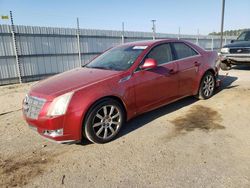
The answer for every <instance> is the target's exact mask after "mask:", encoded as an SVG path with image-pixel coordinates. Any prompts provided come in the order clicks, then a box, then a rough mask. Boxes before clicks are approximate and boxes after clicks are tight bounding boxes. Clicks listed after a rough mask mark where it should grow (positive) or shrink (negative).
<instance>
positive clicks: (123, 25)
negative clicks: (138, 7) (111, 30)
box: [122, 22, 124, 44]
mask: <svg viewBox="0 0 250 188" xmlns="http://www.w3.org/2000/svg"><path fill="white" fill-rule="evenodd" d="M122 44H124V22H122Z"/></svg>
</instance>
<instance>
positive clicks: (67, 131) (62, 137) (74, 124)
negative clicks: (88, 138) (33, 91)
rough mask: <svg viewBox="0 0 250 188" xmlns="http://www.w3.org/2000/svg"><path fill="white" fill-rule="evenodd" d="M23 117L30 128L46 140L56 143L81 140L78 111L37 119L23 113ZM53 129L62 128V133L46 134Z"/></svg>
mask: <svg viewBox="0 0 250 188" xmlns="http://www.w3.org/2000/svg"><path fill="white" fill-rule="evenodd" d="M24 119H25V120H26V122H27V123H28V125H29V127H30V128H31V129H32V130H34V131H35V132H37V133H39V134H40V135H41V136H43V137H44V138H46V139H48V140H51V141H55V142H57V143H77V142H80V140H81V116H80V114H78V113H70V114H65V115H62V116H57V117H46V116H39V118H38V119H30V118H28V117H27V116H25V114H24ZM55 130H62V134H59V135H55V134H54V135H48V134H46V133H48V131H50V132H51V131H55Z"/></svg>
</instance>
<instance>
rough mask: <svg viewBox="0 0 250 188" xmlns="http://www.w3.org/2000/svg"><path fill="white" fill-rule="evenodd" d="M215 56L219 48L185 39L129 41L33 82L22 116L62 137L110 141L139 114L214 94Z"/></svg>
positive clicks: (64, 139) (45, 131) (50, 134)
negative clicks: (86, 61)
mask: <svg viewBox="0 0 250 188" xmlns="http://www.w3.org/2000/svg"><path fill="white" fill-rule="evenodd" d="M216 61H217V53H216V52H211V51H205V50H204V49H202V48H200V47H198V46H196V45H194V44H192V43H190V42H187V41H182V40H175V39H169V40H155V41H142V42H133V43H127V44H124V45H121V46H118V47H114V48H112V49H110V50H108V51H106V52H104V53H103V54H101V55H100V56H98V57H97V58H95V59H94V60H92V61H91V62H90V63H88V64H87V65H85V66H84V67H82V68H77V69H73V70H71V71H67V72H64V73H62V74H58V75H56V76H53V77H51V78H48V79H46V80H43V81H41V82H39V83H37V84H36V85H34V86H33V87H32V88H31V90H30V92H29V93H28V94H27V96H26V98H25V99H24V101H23V113H24V117H25V119H26V121H27V123H28V124H29V126H30V127H31V128H32V129H34V130H35V131H37V132H38V133H39V134H41V135H42V136H44V137H47V138H49V139H52V140H55V141H58V142H73V141H80V140H81V139H82V138H84V137H86V138H87V139H89V140H90V141H92V142H94V143H106V142H109V141H110V140H112V139H113V138H114V137H115V136H116V135H117V134H118V132H119V130H120V129H121V127H122V126H123V125H124V123H125V122H126V121H128V120H130V119H131V118H133V117H135V116H137V115H139V114H142V113H144V112H147V111H150V110H153V109H155V108H158V107H160V106H163V105H166V104H168V103H171V102H173V101H176V100H178V99H181V98H183V97H186V96H190V95H194V96H197V97H198V98H200V99H208V98H210V97H211V96H212V95H213V92H214V89H215V87H216V86H217V85H218V83H219V82H218V79H217V76H218V70H219V69H218V66H217V64H216Z"/></svg>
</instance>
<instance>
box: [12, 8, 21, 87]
mask: <svg viewBox="0 0 250 188" xmlns="http://www.w3.org/2000/svg"><path fill="white" fill-rule="evenodd" d="M10 21H11V34H12V40H13V48H14V52H15V57H16V68H17V76H18V79H19V83H20V84H21V83H22V77H21V71H20V69H21V67H20V62H19V57H18V51H17V45H16V31H15V26H14V21H13V16H12V11H10Z"/></svg>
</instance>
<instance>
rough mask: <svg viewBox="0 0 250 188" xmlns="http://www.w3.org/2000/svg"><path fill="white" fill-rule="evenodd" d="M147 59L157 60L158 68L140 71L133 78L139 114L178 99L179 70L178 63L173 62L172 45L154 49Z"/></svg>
mask: <svg viewBox="0 0 250 188" xmlns="http://www.w3.org/2000/svg"><path fill="white" fill-rule="evenodd" d="M146 58H153V59H155V60H156V61H157V63H158V67H157V68H155V69H150V70H140V69H138V70H137V71H136V72H135V73H134V74H133V76H132V79H133V80H134V82H135V85H134V89H135V96H136V106H137V112H138V113H142V112H145V111H149V110H151V109H154V108H156V107H159V106H161V105H164V104H166V103H167V102H170V101H171V100H173V99H175V98H177V97H178V74H177V72H178V70H177V66H176V63H175V62H172V60H173V54H172V50H171V47H170V44H168V43H166V44H160V45H158V46H156V47H154V48H153V49H152V50H151V51H150V52H149V53H148V55H147V56H146ZM146 58H145V59H146Z"/></svg>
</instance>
